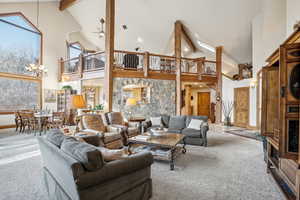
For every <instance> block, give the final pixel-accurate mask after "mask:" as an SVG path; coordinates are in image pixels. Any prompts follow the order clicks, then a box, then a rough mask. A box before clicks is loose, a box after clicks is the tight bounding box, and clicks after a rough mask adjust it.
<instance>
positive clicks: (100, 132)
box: [80, 129, 103, 137]
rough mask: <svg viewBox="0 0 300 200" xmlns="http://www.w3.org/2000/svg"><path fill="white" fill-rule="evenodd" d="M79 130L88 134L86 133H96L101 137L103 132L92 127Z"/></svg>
mask: <svg viewBox="0 0 300 200" xmlns="http://www.w3.org/2000/svg"><path fill="white" fill-rule="evenodd" d="M80 132H81V133H85V134H88V135H92V134H94V135H98V136H100V137H103V132H102V131H96V130H93V129H84V130H81V131H80Z"/></svg>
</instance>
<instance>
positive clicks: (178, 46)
mask: <svg viewBox="0 0 300 200" xmlns="http://www.w3.org/2000/svg"><path fill="white" fill-rule="evenodd" d="M174 32H175V63H176V114H177V115H181V105H182V102H181V101H182V99H181V34H182V24H181V22H180V21H176V22H175V31H174Z"/></svg>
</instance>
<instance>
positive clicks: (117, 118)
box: [107, 112, 125, 125]
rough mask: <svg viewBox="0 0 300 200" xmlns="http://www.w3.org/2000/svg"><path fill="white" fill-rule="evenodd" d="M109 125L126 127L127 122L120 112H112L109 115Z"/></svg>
mask: <svg viewBox="0 0 300 200" xmlns="http://www.w3.org/2000/svg"><path fill="white" fill-rule="evenodd" d="M107 116H108V120H109V124H110V125H112V124H119V125H124V124H125V122H124V120H123V115H122V113H120V112H110V113H107Z"/></svg>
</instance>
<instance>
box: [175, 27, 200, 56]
mask: <svg viewBox="0 0 300 200" xmlns="http://www.w3.org/2000/svg"><path fill="white" fill-rule="evenodd" d="M179 23H181V22H180V21H179ZM181 28H182V30H181V33H182V37H183V39H184V40H185V41H186V43H187V44H188V45H189V47H190V48H191V49H192V51H193V52H196V50H197V48H196V46H195V44H194V42H193V41H192V39H191V37H190V36H189V35H188V33H187V31H186V28H185V26H184V25H183V24H182V23H181Z"/></svg>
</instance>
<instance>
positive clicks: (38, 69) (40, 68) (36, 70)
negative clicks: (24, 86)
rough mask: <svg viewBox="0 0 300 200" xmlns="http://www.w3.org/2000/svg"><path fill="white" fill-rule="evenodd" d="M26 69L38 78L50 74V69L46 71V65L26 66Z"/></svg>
mask: <svg viewBox="0 0 300 200" xmlns="http://www.w3.org/2000/svg"><path fill="white" fill-rule="evenodd" d="M25 69H26V71H28V72H32V73H33V74H34V75H35V76H38V77H40V76H41V75H42V74H44V73H47V72H48V69H46V68H45V66H44V65H40V64H29V65H27V66H25Z"/></svg>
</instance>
